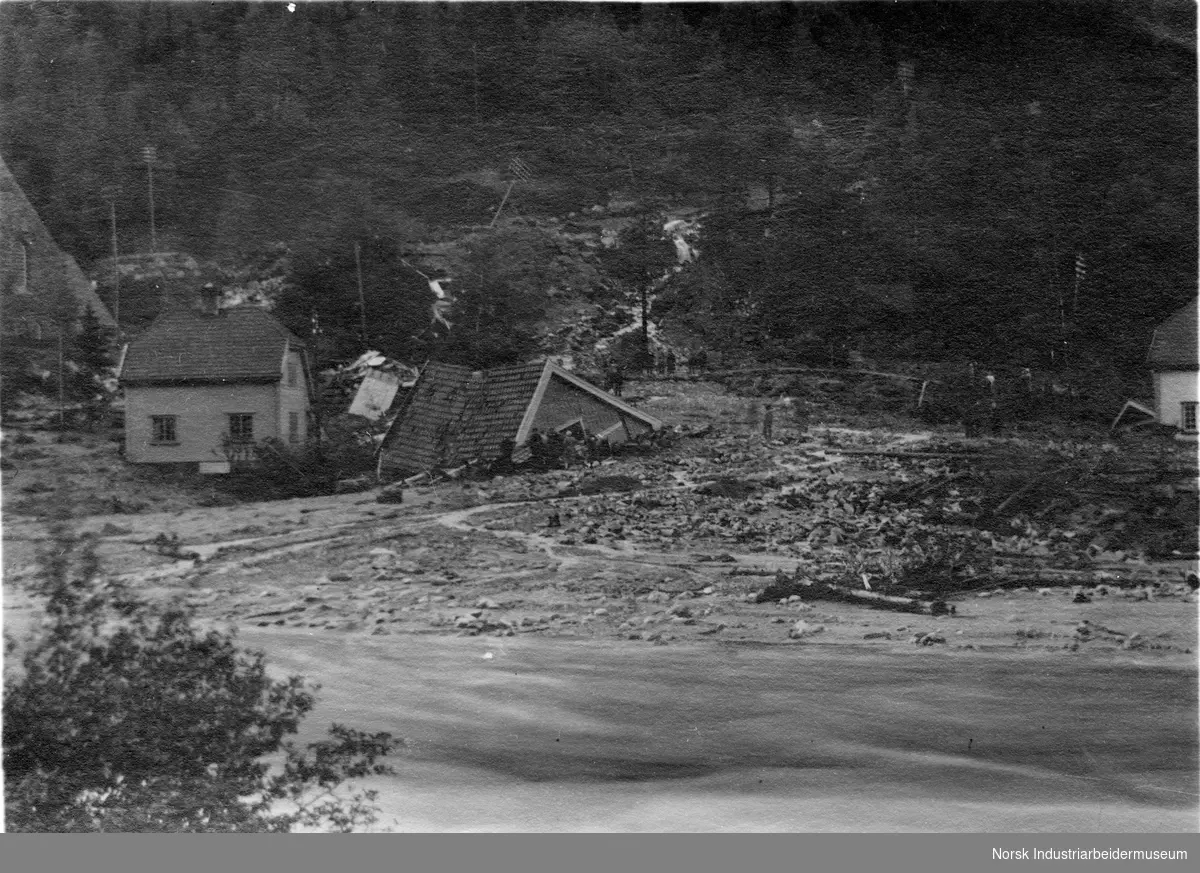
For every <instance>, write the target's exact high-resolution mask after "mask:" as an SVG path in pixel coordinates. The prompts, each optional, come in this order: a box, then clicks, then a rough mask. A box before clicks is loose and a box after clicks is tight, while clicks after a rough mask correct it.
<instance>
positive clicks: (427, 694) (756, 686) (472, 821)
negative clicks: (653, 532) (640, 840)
mask: <svg viewBox="0 0 1200 873" xmlns="http://www.w3.org/2000/svg"><path fill="white" fill-rule="evenodd" d="M241 638H242V640H243V641H244V642H245V643H248V644H250V645H252V646H254V647H259V648H263V649H264V650H266V652H267V653H268V660H269V663H271V664H272V666H273V668H274V669H277V670H280V671H285V672H289V673H291V672H297V673H301V674H302V675H305V676H307V677H308V678H310V679H312V680H316V681H319V682H321V683H322V684H323V686H324V687H323V689H322V691H321V692H320V703H319V705H318V707H317V709H316V711H315V712H314V713H313V715H312V716H311V717H310V718H309V719H308V721H307V724H306V728H305V731H306V733H305V734H304V735H303V736H302V738H301V739H304V740H309V739H315V738H316V736H317V734H318V733H319V732H320V731H323V730H324V728H325V727H327V726H328V724H329V723H330V722H332V721H337V722H341V723H345V724H348V725H352V726H355V727H360V728H363V729H371V730H389V731H391V732H392V733H393V734H395V735H396V736H399V737H403V738H404V739H405V741H406V743H407V746H406V748H405V750H404V751H403V752H401V753H400V754H399V755H398V756H397V757H396V758H395V761H394V763H395V766H396V769H397V775H396V776H395V777H392V778H388V779H384V780H380V781H378V782H377V783H375V784H373V786H372V787H375V788H378V789H379V790H380V798H379V800H380V803H381V807H382V809H383V815H382V816H381V820H380V822H379V827H380V828H381V829H388V830H401V831H573V832H588V831H623V832H629V831H656V832H663V831H670V832H678V831H993V832H1006V831H1008V832H1011V831H1048V832H1054V831H1059V832H1113V831H1117V832H1146V831H1195V830H1196V829H1197V798H1198V788H1197V772H1198V766H1200V765H1198V755H1197V729H1196V726H1197V681H1196V671H1195V670H1194V669H1188V668H1181V667H1179V666H1168V665H1165V664H1163V663H1162V662H1155V661H1153V660H1150V659H1146V660H1144V661H1136V660H1132V659H1131V656H1128V655H1123V656H1121V658H1120V659H1118V658H1117V657H1115V656H1109V655H1095V656H1093V655H1086V654H1085V655H1080V654H1069V653H1065V652H1064V653H1062V654H1057V653H1037V654H1033V653H1027V652H1022V653H1014V654H1011V655H1010V654H989V653H980V652H971V653H966V652H956V651H930V650H928V649H923V648H922V649H917V648H915V647H914V650H913V652H912V653H911V654H898V653H895V652H891V653H880V652H878V651H863V650H859V649H856V648H854V647H848V646H819V645H812V646H757V647H745V646H736V645H720V644H713V645H671V646H663V647H655V646H652V645H648V644H645V643H619V642H607V643H606V642H593V641H583V640H580V641H571V640H556V639H539V638H534V637H530V636H523V637H517V638H509V639H494V638H478V637H477V638H447V637H436V636H429V637H421V636H415V637H414V636H390V637H362V636H358V635H334V634H329V633H328V632H325V633H315V634H312V635H309V634H307V633H304V632H299V631H282V630H280V631H278V632H276V631H256V632H249V631H246V632H243V633H242V634H241Z"/></svg>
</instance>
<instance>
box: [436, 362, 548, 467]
mask: <svg viewBox="0 0 1200 873" xmlns="http://www.w3.org/2000/svg"><path fill="white" fill-rule="evenodd" d="M545 369H546V368H545V365H544V364H517V365H515V366H511V367H496V368H495V369H492V370H484V371H483V372H482V373H481V374H480V375H479V376H478V377H475V378H473V380H472V381H471V382H470V383H468V384H469V385H470V387H471V389H472V390H471V393H470V397H469V401H468V409H469V413H470V414H469V415H466V416H464V417H463V418H462V420H461V422H460V424H459V427H458V428H457V433H455V434H454V435H453V439H451V440H450V444H449V446H448V449H449V453H450V456H451V457H457V458H495V457H499V455H500V444H501V443H502V442H504V440H505V439H511V440H514V441H515V440H516V438H517V429H518V428H519V427H520V426H521V421H522V419H524V417H525V411H526V410H527V409H528V408H529V404H530V402H531V401H532V400H533V398H534V394H535V393H536V392H537V388H538V384H539V383H540V382H541V380H542V372H543V371H544V370H545Z"/></svg>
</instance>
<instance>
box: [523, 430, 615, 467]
mask: <svg viewBox="0 0 1200 873" xmlns="http://www.w3.org/2000/svg"><path fill="white" fill-rule="evenodd" d="M526 445H528V446H529V454H530V465H531V466H532V467H533V469H535V470H553V469H556V468H562V469H564V470H565V469H569V468H570V467H572V466H575V465H576V464H582V465H584V466H591V465H592V464H598V463H600V461H601V460H602V459H603V458H605V457H607V456H609V455H611V454H612V446H611V444H610V443H609V441H608V440H607V439H605V438H603V437H598V436H596V435H595V434H588V435H586V436H584V437H583V438H582V439H580V437H579V436H578V435H577V434H576V433H574V432H573V431H571V430H569V429H568V430H564V431H551V432H549V433H543V432H542V431H540V430H538V429H537V428H534V429H533V431H532V432H531V433H530V434H529V441H528V443H527V444H526Z"/></svg>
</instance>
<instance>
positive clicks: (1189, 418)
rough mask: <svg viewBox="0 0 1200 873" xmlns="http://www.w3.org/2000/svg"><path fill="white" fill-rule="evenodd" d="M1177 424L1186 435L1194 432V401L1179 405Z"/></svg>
mask: <svg viewBox="0 0 1200 873" xmlns="http://www.w3.org/2000/svg"><path fill="white" fill-rule="evenodd" d="M1179 423H1180V424H1181V425H1182V427H1183V429H1184V430H1186V431H1187V432H1188V433H1195V431H1196V401H1194V400H1193V401H1191V402H1189V403H1180V404H1179Z"/></svg>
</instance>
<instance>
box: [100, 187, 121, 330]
mask: <svg viewBox="0 0 1200 873" xmlns="http://www.w3.org/2000/svg"><path fill="white" fill-rule="evenodd" d="M117 193H118V191H117V188H116V186H114V185H108V186H105V188H104V196H105V197H107V198H108V209H109V212H108V215H109V219H110V222H111V224H112V259H113V321H115V322H116V323H117V335H118V336H120V333H121V267H120V261H119V260H118V252H117Z"/></svg>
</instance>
